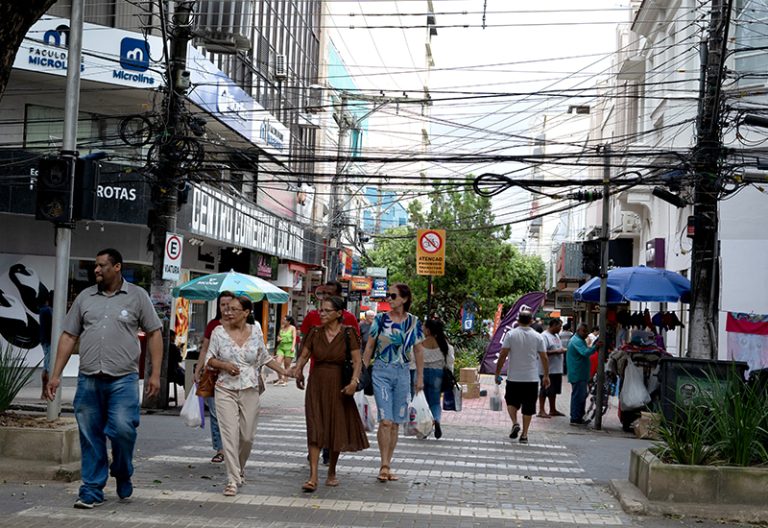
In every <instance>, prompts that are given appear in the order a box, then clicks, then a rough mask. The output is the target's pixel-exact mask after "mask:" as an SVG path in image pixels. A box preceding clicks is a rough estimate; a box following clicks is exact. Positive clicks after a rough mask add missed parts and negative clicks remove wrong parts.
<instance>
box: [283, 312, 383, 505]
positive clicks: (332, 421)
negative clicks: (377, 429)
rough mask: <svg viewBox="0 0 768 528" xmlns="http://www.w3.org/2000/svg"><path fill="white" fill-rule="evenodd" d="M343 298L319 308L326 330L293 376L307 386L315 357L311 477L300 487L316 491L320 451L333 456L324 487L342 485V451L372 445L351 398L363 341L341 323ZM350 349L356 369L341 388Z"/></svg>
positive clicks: (310, 387) (316, 332) (316, 331)
mask: <svg viewBox="0 0 768 528" xmlns="http://www.w3.org/2000/svg"><path fill="white" fill-rule="evenodd" d="M343 311H344V300H343V299H342V298H341V297H329V298H327V299H326V300H324V301H323V303H322V305H321V307H320V310H318V312H320V320H321V321H322V326H318V327H315V328H313V329H312V330H310V332H309V334H307V337H306V339H305V340H304V345H303V348H302V350H301V357H300V358H299V360H298V361H297V363H296V366H295V368H294V374H295V376H296V386H297V387H298V388H300V389H303V388H304V374H303V369H304V365H306V364H307V361H309V358H310V357H312V358H314V368H313V369H312V374H311V375H310V377H309V382H308V383H307V392H306V396H305V413H306V418H307V445H308V446H309V466H310V470H309V479H307V481H306V482H305V483H304V484H303V485H302V487H301V489H303V490H304V491H307V492H313V491H315V490H316V489H317V480H318V477H317V465H318V459H319V457H320V450H321V449H322V448H324V447H327V448H328V449H329V450H330V453H331V456H330V460H329V464H328V478H327V479H326V481H325V485H326V486H338V485H339V480H338V479H337V478H336V463H337V462H338V460H339V453H341V452H342V451H360V450H363V449H367V448H368V447H369V444H368V437H367V436H366V434H365V429H364V428H363V422H362V421H361V420H360V414H359V413H358V411H357V405H356V404H355V400H354V398H353V396H354V395H355V389H356V388H357V383H358V378H359V376H360V368H361V365H362V362H361V359H360V341H359V339H358V337H357V332H355V331H354V330H353V329H352V328H351V327H349V326H344V325H342V324H341V320H342V313H343ZM347 347H349V352H350V356H351V358H352V364H353V366H354V369H353V374H352V381H350V382H349V384H348V385H347V386H346V387H345V386H343V385H342V383H343V382H342V367H343V365H344V360H345V359H346V354H347Z"/></svg>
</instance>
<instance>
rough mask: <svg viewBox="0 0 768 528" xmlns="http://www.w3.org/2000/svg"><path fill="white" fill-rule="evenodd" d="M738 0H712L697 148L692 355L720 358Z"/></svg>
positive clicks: (689, 347)
mask: <svg viewBox="0 0 768 528" xmlns="http://www.w3.org/2000/svg"><path fill="white" fill-rule="evenodd" d="M732 4H733V0H712V13H711V18H710V22H709V34H708V37H707V41H706V42H703V43H702V47H703V48H704V49H705V50H706V56H705V60H706V62H705V64H704V65H702V77H701V88H700V93H701V95H702V97H701V98H700V99H699V115H698V120H697V125H698V126H697V134H696V147H695V148H694V151H693V159H694V161H693V167H694V170H695V190H694V206H693V216H694V222H695V233H694V237H693V250H692V252H691V307H690V319H689V324H688V352H687V355H688V356H689V357H694V358H704V359H716V358H717V316H718V313H717V312H718V308H717V307H718V302H717V301H718V290H719V277H718V275H719V270H718V241H717V234H718V217H717V215H718V183H717V182H718V177H719V175H720V161H721V159H722V155H723V144H722V128H721V119H720V117H721V98H720V94H721V89H722V81H723V74H724V63H725V58H726V51H727V44H728V28H729V26H730V20H731V10H732Z"/></svg>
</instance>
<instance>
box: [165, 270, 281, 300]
mask: <svg viewBox="0 0 768 528" xmlns="http://www.w3.org/2000/svg"><path fill="white" fill-rule="evenodd" d="M223 291H231V292H232V293H234V294H235V295H245V296H246V297H248V298H249V299H251V300H252V301H254V302H259V301H261V300H263V299H264V298H266V299H267V300H268V301H269V302H271V303H274V304H283V303H287V302H288V294H287V293H286V292H284V291H283V290H281V289H280V288H278V287H277V286H275V285H273V284H270V283H269V282H267V281H265V280H264V279H260V278H258V277H254V276H252V275H246V274H244V273H237V272H236V271H230V272H229V273H212V274H211V275H204V276H202V277H198V278H196V279H192V280H191V281H189V282H186V283H184V284H182V285H181V286H176V287H175V288H174V289H173V296H174V297H184V298H185V299H191V300H194V301H212V300H214V299H216V298H217V297H218V296H219V294H220V293H221V292H223Z"/></svg>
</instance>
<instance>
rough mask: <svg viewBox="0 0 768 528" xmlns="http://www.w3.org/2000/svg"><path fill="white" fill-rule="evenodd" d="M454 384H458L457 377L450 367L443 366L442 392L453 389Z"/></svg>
mask: <svg viewBox="0 0 768 528" xmlns="http://www.w3.org/2000/svg"><path fill="white" fill-rule="evenodd" d="M454 385H456V377H455V376H454V375H453V371H452V370H451V369H449V368H448V367H443V383H442V385H440V392H446V391H450V390H453V387H454Z"/></svg>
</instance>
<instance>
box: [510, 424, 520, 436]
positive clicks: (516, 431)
mask: <svg viewBox="0 0 768 528" xmlns="http://www.w3.org/2000/svg"><path fill="white" fill-rule="evenodd" d="M519 434H520V424H515V425H513V426H512V432H511V433H509V437H510V438H511V439H513V440H514V439H515V438H517V435H519Z"/></svg>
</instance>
